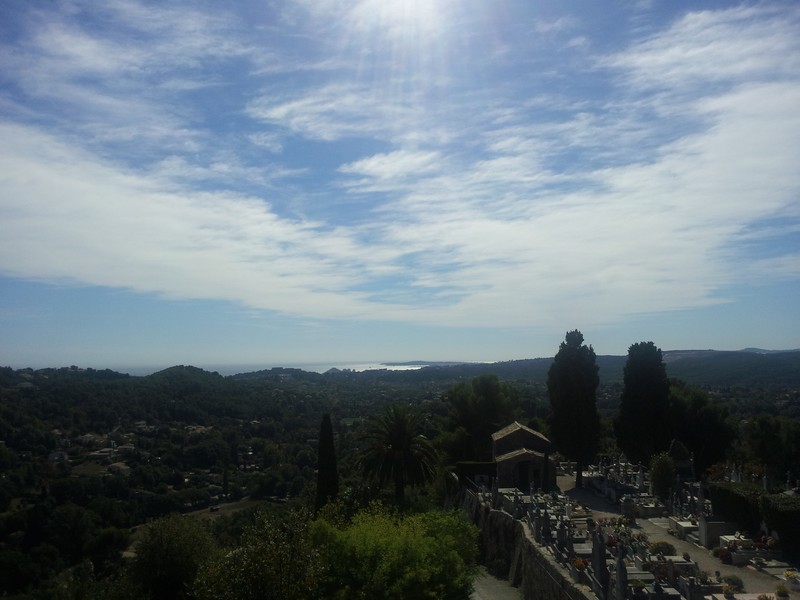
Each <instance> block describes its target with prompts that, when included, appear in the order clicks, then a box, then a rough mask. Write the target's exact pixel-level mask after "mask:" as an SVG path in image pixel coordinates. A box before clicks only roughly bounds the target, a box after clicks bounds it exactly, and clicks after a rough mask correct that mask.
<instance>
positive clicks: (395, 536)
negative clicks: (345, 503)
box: [311, 505, 478, 600]
mask: <svg viewBox="0 0 800 600" xmlns="http://www.w3.org/2000/svg"><path fill="white" fill-rule="evenodd" d="M311 531H312V539H313V540H314V545H315V547H317V548H319V549H320V552H321V555H322V557H323V562H324V563H325V565H326V567H327V568H326V569H325V571H324V574H323V577H322V581H321V584H322V585H321V588H322V589H320V590H319V592H320V593H319V595H318V596H317V597H319V598H332V599H342V600H344V599H349V598H403V599H404V600H425V599H429V598H442V599H447V598H449V599H453V600H455V599H456V598H468V597H469V595H470V593H471V591H472V582H473V579H474V577H475V572H476V565H475V559H476V557H477V553H478V543H477V542H478V530H477V528H476V527H475V526H474V525H472V524H471V523H470V522H469V521H468V520H467V519H466V517H465V515H464V514H463V513H461V512H447V513H445V512H441V511H430V512H425V513H417V514H414V515H409V516H405V517H400V516H399V515H397V513H392V512H387V511H386V510H383V509H381V508H379V507H376V506H375V505H373V506H371V507H370V508H369V509H367V510H363V511H360V512H359V513H358V514H356V515H355V516H354V518H353V519H352V521H351V522H349V523H345V524H343V525H341V526H335V525H333V524H332V523H330V522H328V521H326V520H324V519H319V520H317V521H315V522H314V523H313V524H312V526H311Z"/></svg>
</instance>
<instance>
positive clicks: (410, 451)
mask: <svg viewBox="0 0 800 600" xmlns="http://www.w3.org/2000/svg"><path fill="white" fill-rule="evenodd" d="M420 425H421V424H420V417H419V414H418V413H415V412H412V411H411V410H409V409H408V408H407V407H405V406H401V405H398V404H393V405H390V406H388V407H386V409H385V410H384V412H383V414H381V415H380V416H379V417H377V418H375V419H373V420H372V422H371V423H369V424H368V426H367V429H366V431H365V432H364V433H363V434H362V435H361V436H360V438H359V441H360V443H361V444H362V445H363V446H362V448H361V451H360V457H359V465H360V467H361V470H362V472H363V473H364V475H365V476H366V477H368V478H369V479H373V480H377V481H378V484H379V485H383V484H384V483H386V482H389V481H391V482H392V483H394V496H395V501H396V502H397V503H398V505H401V504H402V503H403V501H404V498H405V488H406V486H407V485H411V486H414V485H424V484H426V483H429V482H430V481H432V480H433V478H434V475H435V471H436V463H437V456H436V450H435V449H434V448H433V446H432V445H431V443H430V442H429V441H428V440H427V439H425V437H423V436H422V435H419V433H418V432H419V430H420Z"/></svg>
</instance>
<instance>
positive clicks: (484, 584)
mask: <svg viewBox="0 0 800 600" xmlns="http://www.w3.org/2000/svg"><path fill="white" fill-rule="evenodd" d="M522 597H523V596H522V591H521V590H520V589H519V588H515V587H514V586H512V585H511V584H510V583H509V582H508V581H506V580H504V579H497V578H496V577H492V576H491V575H489V573H487V572H486V569H484V568H483V567H481V570H480V573H478V576H477V577H476V578H475V591H474V592H472V595H471V596H470V600H522Z"/></svg>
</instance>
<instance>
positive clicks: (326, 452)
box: [314, 413, 339, 511]
mask: <svg viewBox="0 0 800 600" xmlns="http://www.w3.org/2000/svg"><path fill="white" fill-rule="evenodd" d="M317 457H318V459H317V494H316V500H315V501H314V510H317V511H318V510H319V509H320V508H322V507H323V506H325V505H326V504H327V503H328V502H329V501H331V500H335V499H336V496H338V495H339V471H338V469H337V467H336V447H335V445H334V442H333V425H331V415H330V414H329V413H325V414H324V415H323V416H322V424H321V425H320V428H319V451H318V452H317Z"/></svg>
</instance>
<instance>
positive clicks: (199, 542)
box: [131, 515, 213, 599]
mask: <svg viewBox="0 0 800 600" xmlns="http://www.w3.org/2000/svg"><path fill="white" fill-rule="evenodd" d="M212 550H213V542H212V539H211V534H210V533H209V531H208V530H207V529H206V528H205V527H204V526H203V525H202V524H201V523H200V522H199V521H197V520H196V519H192V518H188V517H183V516H180V515H173V516H171V517H167V518H164V519H159V520H158V521H154V522H153V523H151V524H150V525H148V526H147V527H145V528H144V531H143V532H142V536H141V538H140V539H139V542H138V543H137V545H136V558H135V559H134V561H133V564H132V565H131V567H132V568H131V575H132V577H133V580H134V582H135V583H136V584H137V585H138V586H139V587H140V588H141V589H142V590H143V591H145V592H146V593H147V595H148V596H149V597H151V598H154V599H160V598H165V599H166V598H179V597H183V596H184V595H185V593H186V591H187V590H188V589H189V588H190V586H191V585H192V583H193V582H194V579H195V577H196V576H197V572H198V571H199V569H200V567H201V566H202V564H203V563H204V562H205V561H206V560H208V559H209V557H210V555H211V553H212Z"/></svg>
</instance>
